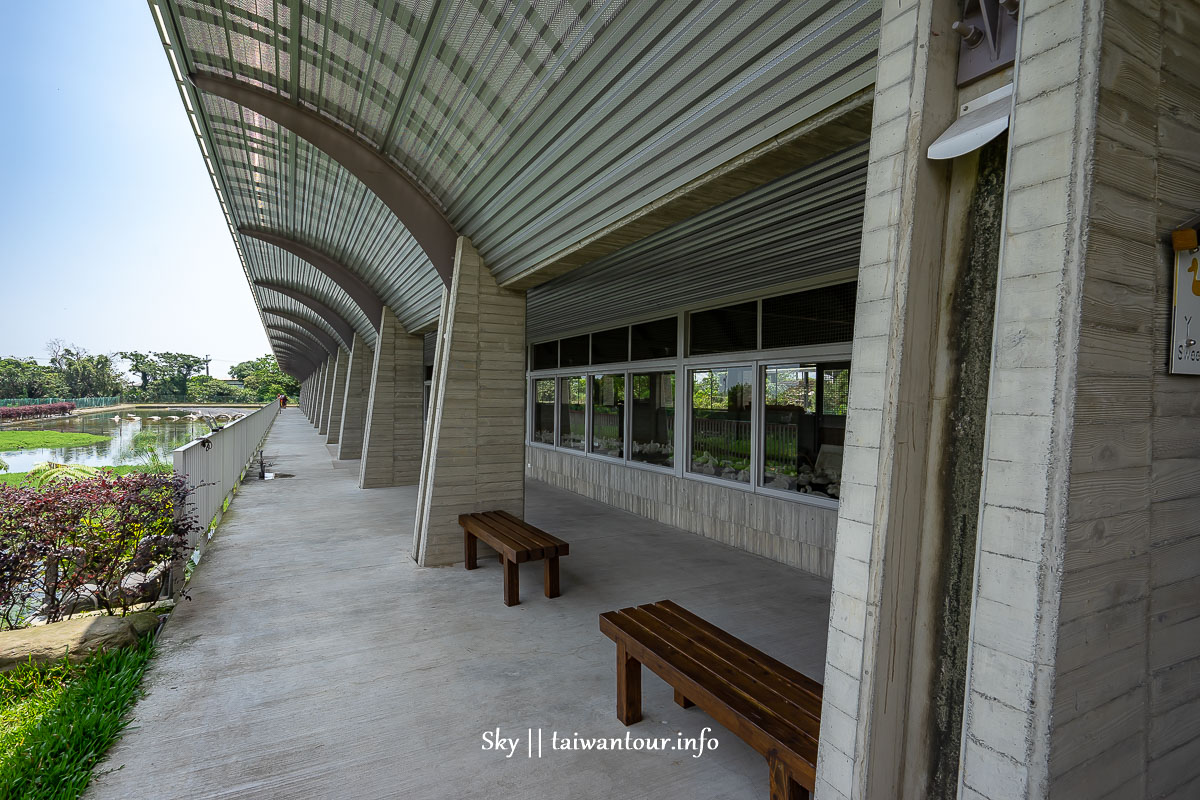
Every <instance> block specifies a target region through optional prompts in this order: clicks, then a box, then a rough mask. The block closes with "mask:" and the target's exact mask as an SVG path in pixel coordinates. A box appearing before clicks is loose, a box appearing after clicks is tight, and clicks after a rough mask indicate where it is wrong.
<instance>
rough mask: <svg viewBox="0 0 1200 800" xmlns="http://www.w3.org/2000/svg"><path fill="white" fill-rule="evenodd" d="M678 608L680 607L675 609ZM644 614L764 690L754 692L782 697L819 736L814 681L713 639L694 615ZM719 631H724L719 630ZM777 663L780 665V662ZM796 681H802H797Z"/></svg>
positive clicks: (742, 646)
mask: <svg viewBox="0 0 1200 800" xmlns="http://www.w3.org/2000/svg"><path fill="white" fill-rule="evenodd" d="M675 608H676V609H678V608H679V607H678V606H675ZM642 610H643V612H644V613H646V614H649V615H651V616H653V617H656V618H657V619H659V620H661V621H662V623H663V624H664V625H666V626H667V627H669V628H673V629H675V630H676V631H678V632H679V634H680V635H681V636H685V637H687V638H689V639H691V640H692V641H694V642H696V644H697V645H699V646H701V647H703V648H704V649H705V650H707V651H708V652H709V653H711V654H712V655H713V656H714V657H715V658H719V659H721V661H723V662H725V663H727V664H728V665H729V666H730V667H732V668H733V669H734V670H735V671H736V672H737V674H739V675H744V676H745V677H746V679H747V680H752V681H754V682H755V683H756V684H757V685H758V686H759V687H761V688H760V689H754V688H753V687H751V690H752V691H756V692H758V693H760V694H763V696H766V697H768V698H770V697H778V698H780V699H781V700H784V701H786V702H787V703H789V704H790V705H791V706H793V707H794V708H795V709H796V713H797V714H803V715H804V716H806V717H808V718H809V720H811V726H809V727H808V728H806V732H809V733H816V732H819V730H820V727H821V722H820V720H821V695H820V694H816V693H814V692H813V691H812V690H811V689H809V688H808V684H812V683H814V681H813V680H812V679H811V678H808V677H807V676H805V675H804V674H803V673H799V672H796V671H795V670H793V669H791V668H787V669H784V670H780V669H777V668H775V667H773V666H769V665H768V663H767V662H770V661H774V659H772V658H771V657H770V656H768V655H767V654H766V653H763V652H762V651H761V650H758V649H757V648H755V647H753V646H751V645H749V644H746V643H745V642H743V641H742V640H741V639H738V638H736V637H734V636H730V635H728V634H726V635H725V636H723V637H716V636H713V635H712V633H711V632H710V631H708V630H706V629H705V628H704V627H701V626H699V625H696V624H695V620H696V619H699V617H696V616H695V615H693V614H690V613H685V614H679V613H677V612H676V611H675V609H671V608H669V607H667V606H666V604H665V603H657V604H655V605H652V606H643V607H642ZM718 630H720V629H719V628H718ZM722 633H724V631H722ZM733 642H737V644H736V645H735V644H733ZM775 663H776V664H778V662H775ZM796 678H800V679H801V680H796ZM818 685H819V684H818ZM766 693H770V694H766Z"/></svg>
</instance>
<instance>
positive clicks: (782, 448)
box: [762, 364, 850, 497]
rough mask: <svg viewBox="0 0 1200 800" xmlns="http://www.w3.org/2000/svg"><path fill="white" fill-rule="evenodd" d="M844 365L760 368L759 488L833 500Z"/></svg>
mask: <svg viewBox="0 0 1200 800" xmlns="http://www.w3.org/2000/svg"><path fill="white" fill-rule="evenodd" d="M849 379H850V370H849V367H848V366H846V365H836V366H817V365H813V364H772V365H769V366H767V367H765V368H764V369H763V383H762V389H763V405H764V408H763V447H762V465H763V473H762V485H763V486H764V487H767V488H769V489H779V490H782V491H789V492H800V493H803V494H812V495H816V496H818V497H837V496H838V495H839V494H840V491H841V475H842V445H843V443H844V441H845V429H846V417H845V413H846V397H847V393H848V389H849Z"/></svg>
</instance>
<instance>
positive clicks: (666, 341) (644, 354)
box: [630, 317, 679, 361]
mask: <svg viewBox="0 0 1200 800" xmlns="http://www.w3.org/2000/svg"><path fill="white" fill-rule="evenodd" d="M678 332H679V318H678V317H671V318H669V319H659V320H655V321H654V322H642V323H640V324H638V325H634V326H632V328H631V330H630V341H631V344H632V348H631V349H632V352H631V353H630V360H632V361H644V360H645V359H648V358H674V357H675V353H676V347H675V345H676V343H677V341H678V340H677V336H678Z"/></svg>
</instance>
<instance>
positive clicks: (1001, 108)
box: [929, 83, 1013, 161]
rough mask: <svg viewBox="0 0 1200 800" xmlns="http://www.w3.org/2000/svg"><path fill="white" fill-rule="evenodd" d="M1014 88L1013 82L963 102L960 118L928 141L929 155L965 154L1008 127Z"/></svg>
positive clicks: (949, 155) (938, 158)
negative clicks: (932, 139) (933, 139)
mask: <svg viewBox="0 0 1200 800" xmlns="http://www.w3.org/2000/svg"><path fill="white" fill-rule="evenodd" d="M1012 90H1013V87H1012V84H1011V83H1010V84H1008V85H1007V86H1002V87H1000V88H999V89H996V90H995V91H994V92H988V93H987V94H985V95H983V96H982V97H977V98H975V99H974V100H972V101H971V102H969V103H966V104H964V105H963V106H962V108H960V109H959V116H958V119H956V120H954V122H953V124H951V125H950V127H949V128H947V129H946V132H945V133H943V134H942V135H941V136H939V137H938V138H937V141H935V142H934V143H933V144H931V145H929V157H930V158H931V159H933V160H935V161H941V160H943V159H947V158H957V157H958V156H961V155H966V154H967V153H970V152H971V151H972V150H978V149H979V148H981V147H983V146H984V145H985V144H987V143H988V142H990V141H991V140H992V139H995V138H996V137H997V136H999V135H1000V134H1002V133H1004V132H1005V131H1006V130H1008V119H1009V116H1010V114H1011V112H1012Z"/></svg>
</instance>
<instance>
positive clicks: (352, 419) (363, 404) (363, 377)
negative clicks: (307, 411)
mask: <svg viewBox="0 0 1200 800" xmlns="http://www.w3.org/2000/svg"><path fill="white" fill-rule="evenodd" d="M374 363H375V354H374V353H373V352H371V348H370V347H368V346H367V340H366V339H364V338H362V336H360V335H359V334H358V333H355V334H354V345H353V347H351V348H350V365H349V367H348V368H347V370H346V397H345V399H344V401H343V402H342V429H341V431H340V433H339V434H338V443H337V444H338V458H340V459H355V458H362V445H363V426H364V424H365V423H366V417H367V395H368V393H369V392H370V390H371V370H372V366H373V364H374Z"/></svg>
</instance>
